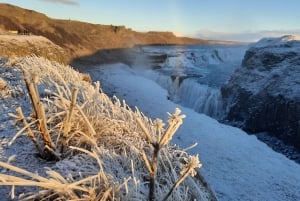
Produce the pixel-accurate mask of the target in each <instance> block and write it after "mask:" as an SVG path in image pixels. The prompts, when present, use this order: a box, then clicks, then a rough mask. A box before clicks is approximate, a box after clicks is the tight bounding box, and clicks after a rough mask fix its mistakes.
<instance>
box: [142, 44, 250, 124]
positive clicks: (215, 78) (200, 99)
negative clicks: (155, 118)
mask: <svg viewBox="0 0 300 201" xmlns="http://www.w3.org/2000/svg"><path fill="white" fill-rule="evenodd" d="M145 52H146V53H153V52H155V53H156V54H167V55H168V56H167V57H166V60H165V62H163V63H162V64H160V65H161V66H160V68H159V69H157V68H156V70H155V71H156V72H157V73H156V76H153V75H152V76H151V78H152V79H154V80H155V81H156V82H157V83H158V84H160V85H161V86H162V87H164V88H165V89H166V90H167V91H168V94H169V97H168V98H169V99H170V100H172V101H174V102H176V103H179V104H181V105H183V106H186V107H190V108H193V109H194V110H195V111H196V112H199V113H204V114H206V115H208V116H211V117H213V118H215V119H220V118H222V114H223V109H222V108H223V106H222V96H221V92H220V87H221V85H222V84H224V83H225V82H226V81H227V80H228V79H229V77H230V76H231V74H232V73H233V72H234V69H235V68H236V67H238V66H239V65H240V63H241V60H242V58H243V55H244V52H245V47H228V46H225V47H221V46H218V47H215V46H192V47H189V46H179V47H177V46H176V47H161V48H160V47H152V48H149V47H148V48H147V49H146V50H145ZM156 65H157V64H156Z"/></svg>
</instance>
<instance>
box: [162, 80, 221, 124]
mask: <svg viewBox="0 0 300 201" xmlns="http://www.w3.org/2000/svg"><path fill="white" fill-rule="evenodd" d="M156 82H157V83H159V84H160V85H161V86H162V87H163V88H165V89H166V90H167V91H168V94H169V98H170V100H172V101H174V102H176V103H179V104H181V105H183V106H186V107H189V108H192V109H194V110H195V111H196V112H199V113H204V114H206V115H208V116H211V117H213V118H216V119H219V118H220V117H221V116H222V97H221V92H220V89H219V88H213V87H209V86H208V85H204V84H199V83H198V82H197V81H196V80H194V79H192V78H185V77H180V76H177V77H172V76H171V77H170V76H162V75H161V76H158V77H157V80H156Z"/></svg>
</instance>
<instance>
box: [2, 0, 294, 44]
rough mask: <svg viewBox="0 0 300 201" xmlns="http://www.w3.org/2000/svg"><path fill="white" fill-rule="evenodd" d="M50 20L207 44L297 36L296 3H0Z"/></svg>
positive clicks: (95, 0)
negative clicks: (122, 27)
mask: <svg viewBox="0 0 300 201" xmlns="http://www.w3.org/2000/svg"><path fill="white" fill-rule="evenodd" d="M0 2H3V3H10V4H14V5H17V6H21V7H24V8H28V9H32V10H36V11H38V12H42V13H45V14H46V15H48V16H49V17H52V18H62V19H73V20H80V21H86V22H91V23H96V24H113V25H125V26H126V27H130V28H132V29H134V30H137V31H173V32H174V33H175V34H177V35H184V36H191V37H200V38H206V39H224V40H241V41H255V40H258V39H259V38H261V37H266V36H271V37H272V36H281V35H284V34H296V35H300V22H299V19H300V12H299V8H300V0H5V1H0Z"/></svg>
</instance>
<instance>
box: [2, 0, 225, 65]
mask: <svg viewBox="0 0 300 201" xmlns="http://www.w3.org/2000/svg"><path fill="white" fill-rule="evenodd" d="M0 10H1V12H0V30H1V31H0V33H1V32H5V31H8V30H28V31H29V32H30V33H32V34H33V35H41V36H44V37H46V38H48V39H49V40H51V41H52V42H53V43H55V44H57V45H59V46H60V47H62V48H63V49H64V51H65V53H66V56H67V61H71V60H73V59H74V58H78V57H81V56H87V55H91V54H93V53H95V52H97V51H99V50H103V49H115V48H126V47H132V46H134V45H147V44H163V45H170V44H214V43H215V44H219V43H222V42H220V41H211V40H201V39H193V38H187V37H176V36H175V35H174V34H173V33H171V32H146V33H142V32H136V31H133V30H131V29H130V28H126V27H125V26H113V25H99V24H91V23H86V22H80V21H73V20H59V19H52V18H49V17H47V16H46V15H45V14H42V13H38V12H36V11H33V10H28V9H23V8H20V7H17V6H13V5H10V4H3V3H0ZM224 44H228V42H224Z"/></svg>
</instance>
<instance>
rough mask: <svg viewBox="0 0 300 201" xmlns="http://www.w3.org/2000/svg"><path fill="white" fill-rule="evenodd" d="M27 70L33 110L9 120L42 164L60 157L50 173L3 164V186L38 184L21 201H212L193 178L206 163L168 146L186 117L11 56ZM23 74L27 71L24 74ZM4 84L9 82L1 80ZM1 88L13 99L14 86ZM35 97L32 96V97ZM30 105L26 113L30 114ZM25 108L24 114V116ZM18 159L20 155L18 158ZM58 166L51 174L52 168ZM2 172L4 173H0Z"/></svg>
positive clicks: (65, 69) (58, 68) (59, 68)
mask: <svg viewBox="0 0 300 201" xmlns="http://www.w3.org/2000/svg"><path fill="white" fill-rule="evenodd" d="M5 65H6V66H10V67H11V68H16V69H21V70H22V72H23V76H24V77H23V78H22V77H21V76H20V77H19V78H20V81H19V82H20V83H22V85H23V89H25V87H24V86H25V82H24V81H23V79H24V80H25V81H26V83H27V89H28V91H26V92H24V93H23V94H24V95H25V96H30V99H29V98H27V101H28V104H27V106H28V108H31V107H30V106H31V105H32V109H31V110H32V111H31V114H28V112H26V108H21V107H19V108H16V110H17V112H16V113H11V114H10V116H11V117H12V118H14V119H15V120H16V125H18V126H19V127H20V129H19V132H17V133H16V135H15V136H14V137H13V136H12V139H11V143H14V141H15V140H16V139H18V137H19V136H20V135H22V134H24V135H27V136H28V137H29V138H30V139H31V141H32V146H35V147H36V150H37V151H38V153H39V156H40V157H42V158H43V160H45V161H46V160H56V161H57V162H55V165H54V166H52V167H49V168H48V169H47V170H46V174H45V176H41V175H38V174H36V173H34V171H35V170H32V169H31V170H25V169H22V168H18V167H16V166H14V165H11V164H9V163H6V162H3V160H2V158H0V159H1V161H0V167H2V168H3V170H4V169H6V170H9V171H8V172H6V171H1V172H2V173H0V186H12V188H11V196H12V197H14V196H13V195H14V190H15V186H34V187H39V188H33V189H31V190H30V191H28V192H25V194H23V195H22V197H21V198H20V199H24V200H34V199H38V200H40V199H44V200H48V199H50V200H167V199H168V200H193V199H197V200H207V199H209V198H211V197H210V195H209V193H208V191H207V189H206V187H203V186H202V187H201V182H199V180H198V181H196V180H195V179H194V178H191V177H190V176H194V175H195V174H196V171H195V168H197V167H200V166H201V164H200V162H199V160H198V156H190V155H188V154H187V153H186V152H185V151H183V150H180V149H179V148H178V147H176V146H174V145H170V144H169V142H170V140H171V138H172V136H173V135H174V134H175V132H176V130H177V129H178V128H179V126H180V125H181V123H182V120H183V118H184V115H181V114H180V110H179V109H176V111H175V113H174V114H169V120H168V125H165V124H164V122H163V121H162V120H160V119H156V120H152V119H149V118H148V117H146V116H145V115H144V114H142V113H141V112H140V111H139V110H138V109H137V108H135V109H134V110H133V109H131V108H130V107H129V106H127V105H126V103H125V102H124V101H123V102H122V101H120V100H119V99H117V98H116V97H114V98H112V99H111V98H109V97H108V96H107V95H106V94H105V93H103V92H102V90H101V87H100V83H99V82H97V83H94V84H93V85H92V84H90V83H89V82H86V81H85V80H86V76H84V75H82V74H80V73H78V72H76V71H74V70H73V69H72V68H71V67H69V66H64V65H61V64H58V63H55V62H50V61H48V60H46V59H43V58H38V57H25V58H19V59H10V60H8V62H7V63H6V64H5ZM20 75H22V74H20ZM1 82H3V83H5V80H3V81H1ZM9 84H10V83H9V82H8V83H7V85H8V86H5V87H3V88H1V90H2V92H1V96H2V98H11V97H10V95H9V94H10V93H8V92H7V93H6V92H5V90H6V91H8V90H10V89H11V87H12V86H9ZM27 92H28V93H27ZM28 108H27V110H28ZM22 110H25V112H24V114H25V115H24V114H23V112H22ZM16 154H18V153H16ZM50 168H51V169H50ZM0 170H1V169H0Z"/></svg>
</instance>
